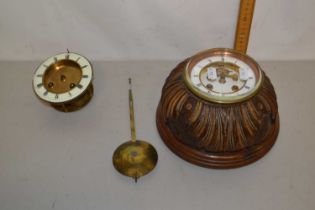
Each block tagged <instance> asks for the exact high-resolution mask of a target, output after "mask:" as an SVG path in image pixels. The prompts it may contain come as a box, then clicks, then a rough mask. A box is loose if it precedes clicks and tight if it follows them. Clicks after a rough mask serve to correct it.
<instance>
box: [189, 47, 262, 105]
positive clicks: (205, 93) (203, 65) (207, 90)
mask: <svg viewBox="0 0 315 210" xmlns="http://www.w3.org/2000/svg"><path fill="white" fill-rule="evenodd" d="M262 77H263V76H262V72H261V70H260V68H259V66H258V64H257V63H256V62H255V61H254V60H253V59H251V58H250V57H248V56H246V55H244V54H240V53H237V52H235V51H232V50H228V49H214V50H210V51H206V52H203V53H200V54H198V55H196V56H194V57H193V58H192V59H191V60H190V62H189V63H188V65H187V67H186V72H185V80H186V83H187V84H188V87H190V89H191V90H192V91H193V92H194V93H196V94H197V95H199V96H201V97H202V98H204V99H207V100H209V101H213V102H220V103H233V102H239V101H243V100H246V99H247V98H248V97H250V96H252V95H253V94H254V93H255V92H256V90H258V88H259V87H260V84H261V81H262Z"/></svg>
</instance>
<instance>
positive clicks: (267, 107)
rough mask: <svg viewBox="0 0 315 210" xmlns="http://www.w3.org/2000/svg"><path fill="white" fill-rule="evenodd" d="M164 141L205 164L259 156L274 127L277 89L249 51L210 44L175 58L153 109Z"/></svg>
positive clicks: (228, 164)
mask: <svg viewBox="0 0 315 210" xmlns="http://www.w3.org/2000/svg"><path fill="white" fill-rule="evenodd" d="M156 122H157V128H158V131H159V133H160V136H161V138H162V139H163V141H164V142H165V144H166V145H167V146H168V147H169V148H170V149H171V150H172V151H173V152H174V153H175V154H176V155H178V156H180V157H181V158H183V159H185V160H186V161H189V162H191V163H193V164H196V165H199V166H203V167H208V168H218V169H224V168H236V167H241V166H244V165H247V164H250V163H252V162H254V161H256V160H258V159H259V158H261V157H262V156H264V155H265V154H266V153H267V152H268V151H269V150H270V149H271V147H272V146H273V144H274V143H275V141H276V138H277V136H278V132H279V114H278V106H277V100H276V94H275V91H274V88H273V85H272V84H271V82H270V80H269V78H268V77H267V75H266V74H265V73H264V72H263V71H262V70H261V68H260V66H259V65H258V64H257V63H256V62H255V61H254V59H252V58H251V57H249V56H247V55H245V54H243V53H240V52H238V51H235V50H231V49H224V48H218V49H211V50H207V51H204V52H201V53H198V54H197V55H194V56H192V57H191V58H188V59H186V60H185V61H183V62H181V63H180V64H178V66H177V67H176V68H175V69H174V70H173V71H172V72H171V73H170V75H169V76H168V78H167V79H166V82H165V84H164V87H163V89H162V95H161V99H160V102H159V105H158V108H157V112H156Z"/></svg>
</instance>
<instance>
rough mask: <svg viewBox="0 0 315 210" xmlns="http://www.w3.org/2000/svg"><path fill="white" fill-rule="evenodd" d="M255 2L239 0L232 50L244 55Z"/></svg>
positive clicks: (252, 0)
mask: <svg viewBox="0 0 315 210" xmlns="http://www.w3.org/2000/svg"><path fill="white" fill-rule="evenodd" d="M254 8H255V0H241V3H240V9H239V14H238V21H237V28H236V34H235V42H234V49H235V50H238V51H240V52H243V53H246V51H247V46H248V41H249V34H250V28H251V25H252V20H253V16H254Z"/></svg>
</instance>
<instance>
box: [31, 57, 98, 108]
mask: <svg viewBox="0 0 315 210" xmlns="http://www.w3.org/2000/svg"><path fill="white" fill-rule="evenodd" d="M92 76H93V73H92V66H91V64H90V62H89V61H88V60H87V59H86V58H85V57H83V56H81V55H79V54H76V53H62V54H59V55H56V56H53V57H50V58H48V59H47V60H46V61H44V62H43V63H42V64H41V65H40V66H39V67H38V68H37V70H36V72H35V75H34V78H33V88H34V91H35V93H36V95H37V96H38V97H39V98H40V99H42V100H44V101H47V102H50V103H64V102H68V101H71V100H73V99H75V98H77V97H78V96H80V95H81V94H83V93H84V92H85V91H86V90H87V88H88V87H89V85H90V84H91V81H92Z"/></svg>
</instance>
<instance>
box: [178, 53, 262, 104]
mask: <svg viewBox="0 0 315 210" xmlns="http://www.w3.org/2000/svg"><path fill="white" fill-rule="evenodd" d="M211 56H231V57H234V58H236V59H239V60H241V61H242V62H244V63H245V64H247V65H248V66H250V68H251V69H252V70H253V71H254V74H255V75H256V79H257V81H256V84H255V87H254V88H253V89H252V90H251V91H249V92H248V93H247V94H243V95H239V96H228V97H225V96H214V95H209V94H206V93H205V92H203V91H201V90H199V89H198V88H197V87H196V86H195V85H194V84H193V83H192V81H191V78H190V70H191V69H193V67H194V66H195V65H196V64H197V63H198V62H199V61H201V60H203V59H205V58H208V57H211ZM257 76H258V78H257ZM183 78H184V82H185V84H186V86H187V87H188V88H189V90H191V92H193V93H194V94H195V95H197V96H198V97H200V98H202V99H204V100H207V101H209V102H215V103H221V104H231V103H238V102H242V101H246V100H248V99H250V98H252V97H253V96H254V95H256V94H257V92H258V91H259V90H260V88H261V86H262V83H263V80H264V74H263V72H262V70H261V68H260V66H259V64H258V63H257V62H256V61H255V60H254V59H253V58H251V57H250V56H248V55H246V54H244V53H241V52H239V51H236V50H233V49H229V48H214V49H210V50H205V51H202V52H199V53H197V54H196V55H194V56H192V57H191V58H189V60H188V62H187V64H186V66H185V68H184V72H183Z"/></svg>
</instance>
